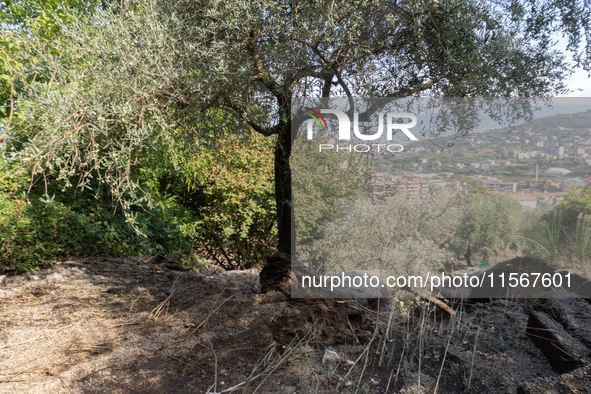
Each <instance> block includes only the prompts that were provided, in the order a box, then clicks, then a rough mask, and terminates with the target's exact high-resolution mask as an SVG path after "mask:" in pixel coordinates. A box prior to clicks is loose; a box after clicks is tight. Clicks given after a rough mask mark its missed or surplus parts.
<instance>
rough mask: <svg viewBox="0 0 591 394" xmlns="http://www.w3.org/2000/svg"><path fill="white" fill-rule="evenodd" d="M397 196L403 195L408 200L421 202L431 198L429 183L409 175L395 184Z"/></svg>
mask: <svg viewBox="0 0 591 394" xmlns="http://www.w3.org/2000/svg"><path fill="white" fill-rule="evenodd" d="M394 190H395V191H396V194H403V195H404V198H405V199H406V200H420V199H423V198H426V197H428V196H429V182H427V181H426V180H425V179H423V178H419V177H418V176H413V175H408V176H404V177H402V178H400V179H399V180H398V182H396V183H395V184H394Z"/></svg>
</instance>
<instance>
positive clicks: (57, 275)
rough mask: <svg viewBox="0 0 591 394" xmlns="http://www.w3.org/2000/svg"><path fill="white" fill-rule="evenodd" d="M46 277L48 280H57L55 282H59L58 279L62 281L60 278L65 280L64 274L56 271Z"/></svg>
mask: <svg viewBox="0 0 591 394" xmlns="http://www.w3.org/2000/svg"><path fill="white" fill-rule="evenodd" d="M46 279H47V280H48V281H55V282H58V281H60V280H63V279H64V277H63V276H62V275H61V274H60V273H57V272H54V273H53V274H51V275H48V276H47V278H46Z"/></svg>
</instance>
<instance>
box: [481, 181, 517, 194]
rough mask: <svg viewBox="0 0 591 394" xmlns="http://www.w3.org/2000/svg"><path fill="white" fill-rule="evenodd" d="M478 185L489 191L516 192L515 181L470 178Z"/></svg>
mask: <svg viewBox="0 0 591 394" xmlns="http://www.w3.org/2000/svg"><path fill="white" fill-rule="evenodd" d="M472 179H474V181H476V183H478V185H479V186H481V187H483V188H485V189H486V190H487V191H489V192H504V193H515V192H517V182H503V181H499V180H494V179H488V178H472Z"/></svg>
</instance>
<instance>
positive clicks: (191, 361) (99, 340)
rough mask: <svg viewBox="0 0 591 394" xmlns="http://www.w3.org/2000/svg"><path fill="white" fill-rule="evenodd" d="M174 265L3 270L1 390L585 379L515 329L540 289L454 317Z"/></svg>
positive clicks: (245, 388) (543, 384)
mask: <svg viewBox="0 0 591 394" xmlns="http://www.w3.org/2000/svg"><path fill="white" fill-rule="evenodd" d="M180 269H182V268H180V267H178V266H176V265H175V264H173V263H170V262H167V261H165V260H163V259H160V260H158V259H157V260H150V259H147V258H145V259H140V258H126V259H113V258H99V257H97V258H86V259H77V260H70V261H63V262H60V263H57V264H56V265H54V266H53V267H52V268H49V269H45V270H42V271H40V272H38V273H35V274H27V275H13V276H10V275H9V276H8V277H7V281H6V283H5V284H2V283H0V288H1V289H2V290H0V297H2V298H0V393H104V392H109V393H113V394H115V393H206V392H211V393H222V392H235V393H254V392H259V393H351V394H352V393H386V392H389V393H396V392H400V393H419V392H421V393H433V392H435V391H436V392H437V393H516V392H520V393H532V394H534V393H538V392H539V393H542V392H550V391H543V390H546V388H548V387H558V386H557V385H560V387H558V388H557V389H556V390H562V392H573V393H575V392H581V393H583V392H587V391H585V390H586V389H585V388H584V387H583V386H584V383H580V380H576V379H579V378H576V377H575V378H573V379H574V380H572V379H571V380H568V379H567V377H566V375H564V373H565V372H561V373H562V374H563V375H561V373H558V372H555V369H556V368H554V369H553V366H552V365H551V364H550V362H549V360H548V357H547V355H545V353H543V352H542V350H540V348H538V346H536V344H534V342H533V341H532V339H531V335H527V334H526V328H527V325H528V318H529V316H530V314H531V313H532V311H538V312H539V313H544V314H546V315H551V314H552V313H553V312H552V311H554V312H555V310H554V309H552V308H548V307H547V305H545V301H544V300H517V301H507V300H490V301H482V300H481V302H471V303H468V302H456V303H453V304H452V305H451V306H452V307H453V308H454V309H455V311H456V314H455V315H453V316H451V315H449V314H448V313H445V312H443V311H442V310H440V309H438V308H437V307H436V306H434V305H432V304H429V303H428V302H425V301H421V300H415V299H398V300H392V301H384V300H382V301H380V303H381V305H380V306H379V308H373V309H372V308H368V305H366V304H364V303H360V304H359V303H356V302H344V301H340V302H339V301H319V300H308V301H305V302H298V301H295V300H291V299H289V298H288V297H286V296H285V295H284V294H282V293H279V292H272V293H268V294H259V291H260V285H259V282H258V273H257V272H256V271H254V270H252V271H239V272H238V271H237V272H222V271H221V270H217V271H216V270H210V271H206V272H201V273H196V272H193V271H181V270H180ZM576 305H577V308H579V309H578V312H576V313H577V315H576V318H577V319H578V320H577V322H575V323H576V324H579V325H581V324H586V323H585V321H586V319H587V318H588V317H589V316H591V313H590V312H589V310H588V309H589V305H588V303H587V302H586V301H581V300H577V304H576ZM581 316H582V317H581ZM588 320H591V319H588ZM575 323H573V324H575ZM569 324H570V323H569ZM575 326H576V325H575ZM576 327H579V326H576ZM579 331H580V330H579ZM590 332H591V331H590ZM327 350H330V351H332V352H334V353H332V352H327ZM584 352H585V351H584V350H583V351H581V356H580V357H579V358H580V360H577V362H578V364H577V368H579V369H575V371H574V372H573V373H578V374H579V375H581V376H583V378H582V379H583V381H584V380H585V379H586V378H585V376H586V373H587V370H586V369H585V368H586V367H585V365H587V363H588V355H587V354H584ZM323 358H324V359H325V360H324V362H323ZM326 358H329V359H326ZM330 358H332V359H330ZM577 376H578V375H577ZM568 382H571V383H568ZM552 385H554V386H552ZM536 390H537V391H536ZM548 390H549V389H548ZM569 390H570V391H569ZM556 392H560V391H556Z"/></svg>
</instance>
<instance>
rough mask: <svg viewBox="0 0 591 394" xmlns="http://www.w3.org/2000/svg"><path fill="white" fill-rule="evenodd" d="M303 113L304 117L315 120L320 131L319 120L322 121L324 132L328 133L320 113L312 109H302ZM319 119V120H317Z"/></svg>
mask: <svg viewBox="0 0 591 394" xmlns="http://www.w3.org/2000/svg"><path fill="white" fill-rule="evenodd" d="M303 111H304V113H305V114H306V115H310V116H311V117H313V118H314V119H315V120H316V123H318V126H320V129H322V124H321V123H320V119H322V122H323V123H324V127H326V131H328V125H327V124H326V120H324V117H323V116H322V115H320V112H318V111H316V110H313V109H312V108H305V107H304V110H303ZM318 118H320V119H318Z"/></svg>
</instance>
